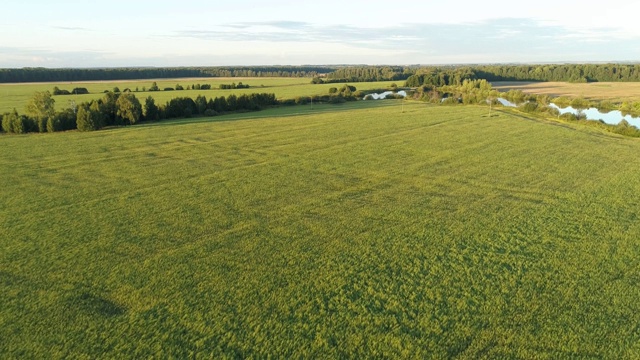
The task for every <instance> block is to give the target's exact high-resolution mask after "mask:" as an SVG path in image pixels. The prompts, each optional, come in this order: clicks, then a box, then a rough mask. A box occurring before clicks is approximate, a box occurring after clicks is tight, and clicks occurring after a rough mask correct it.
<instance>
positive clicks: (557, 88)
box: [492, 81, 640, 102]
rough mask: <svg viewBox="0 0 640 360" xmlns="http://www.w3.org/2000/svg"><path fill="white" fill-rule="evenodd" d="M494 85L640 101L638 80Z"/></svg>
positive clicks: (501, 88)
mask: <svg viewBox="0 0 640 360" xmlns="http://www.w3.org/2000/svg"><path fill="white" fill-rule="evenodd" d="M492 85H493V87H494V88H496V89H498V90H500V91H508V90H510V89H515V90H522V91H523V92H525V93H528V94H548V95H551V96H569V97H584V98H585V99H590V100H609V101H613V102H623V101H640V83H638V82H594V83H586V84H574V83H567V82H521V81H496V82H493V83H492Z"/></svg>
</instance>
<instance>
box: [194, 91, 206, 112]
mask: <svg viewBox="0 0 640 360" xmlns="http://www.w3.org/2000/svg"><path fill="white" fill-rule="evenodd" d="M196 108H197V110H198V114H200V115H202V114H204V111H205V110H207V98H206V97H205V96H202V95H198V97H196Z"/></svg>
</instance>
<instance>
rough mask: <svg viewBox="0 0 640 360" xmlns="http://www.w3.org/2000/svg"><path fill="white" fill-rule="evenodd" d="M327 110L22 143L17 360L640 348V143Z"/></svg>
mask: <svg viewBox="0 0 640 360" xmlns="http://www.w3.org/2000/svg"><path fill="white" fill-rule="evenodd" d="M333 110H336V111H333ZM340 110H341V111H340ZM303 111H304V112H305V113H300V114H298V115H295V114H292V113H294V112H303ZM314 111H316V112H317V113H314V112H312V111H311V109H310V107H290V108H280V109H273V110H270V112H264V113H250V114H240V115H234V116H233V117H216V118H212V120H214V121H207V120H206V119H194V120H192V122H191V123H184V122H182V123H181V122H180V121H175V122H172V123H170V122H166V123H158V124H154V125H148V126H133V127H127V128H116V129H111V130H104V131H98V132H94V133H79V132H69V133H55V134H46V135H39V134H30V135H21V136H2V137H0V144H2V148H1V149H2V151H1V153H2V156H1V157H0V175H1V178H2V187H1V188H0V221H1V223H0V304H2V307H0V354H2V355H3V356H2V357H4V358H12V357H14V358H24V357H27V358H61V357H64V358H81V357H86V358H105V357H106V358H123V357H127V358H149V357H160V358H165V357H177V358H188V357H192V356H195V357H204V358H209V357H212V358H220V357H242V358H244V357H258V358H261V357H267V356H273V357H276V358H318V357H329V358H339V357H352V358H371V357H389V358H448V357H454V356H459V357H462V358H482V357H487V358H589V357H593V358H636V357H638V356H640V353H639V350H640V349H639V347H638V344H640V341H639V340H640V339H639V338H640V333H639V332H638V324H639V323H640V301H639V300H640V288H639V287H638V286H637V285H638V284H637V282H638V278H639V275H640V273H639V269H640V258H639V257H638V253H639V251H640V225H639V224H638V221H637V209H638V206H639V204H640V194H639V192H638V189H639V188H640V177H638V175H637V169H638V168H639V166H640V164H639V163H640V160H639V157H638V156H637V154H638V153H639V152H640V143H639V142H638V141H636V140H634V139H627V138H621V137H615V136H608V135H604V134H602V133H599V132H595V131H590V130H581V129H580V128H578V129H575V128H569V127H564V126H560V125H557V124H556V125H553V124H547V123H542V122H539V121H536V120H528V119H526V118H522V117H516V116H514V115H511V114H507V113H498V115H497V116H496V115H495V114H494V116H492V117H490V118H489V117H487V116H485V115H486V111H487V109H486V108H482V107H471V106H465V107H462V106H460V107H445V106H441V107H440V106H435V107H430V106H425V105H424V104H417V103H416V104H411V103H407V104H406V105H405V111H404V112H401V108H400V103H399V102H394V101H388V102H377V103H373V102H360V103H357V104H344V105H342V106H338V107H331V106H323V107H317V108H316V109H315V110H314Z"/></svg>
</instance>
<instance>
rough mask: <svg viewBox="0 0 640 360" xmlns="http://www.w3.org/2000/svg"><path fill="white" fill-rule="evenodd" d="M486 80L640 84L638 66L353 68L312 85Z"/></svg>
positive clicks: (409, 84)
mask: <svg viewBox="0 0 640 360" xmlns="http://www.w3.org/2000/svg"><path fill="white" fill-rule="evenodd" d="M477 79H484V80H487V81H568V82H597V81H616V82H618V81H640V64H557V65H551V64H547V65H467V66H426V67H416V66H407V67H400V66H352V67H345V68H340V69H337V70H336V71H333V72H331V73H329V74H327V75H326V76H325V77H324V78H314V80H313V82H314V83H331V82H362V81H388V80H406V86H411V87H416V86H421V85H433V86H446V85H460V84H462V82H463V81H464V80H477Z"/></svg>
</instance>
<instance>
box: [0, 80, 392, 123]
mask: <svg viewBox="0 0 640 360" xmlns="http://www.w3.org/2000/svg"><path fill="white" fill-rule="evenodd" d="M154 81H155V82H156V83H157V85H158V87H159V88H160V89H161V90H162V89H164V88H166V87H171V88H175V86H176V84H180V85H182V86H183V87H184V88H185V90H180V91H153V92H149V91H142V89H143V87H144V88H145V89H148V88H149V87H151V85H152V84H153V82H154ZM239 82H242V83H243V84H245V85H249V86H250V87H249V88H248V89H233V90H220V89H219V86H220V85H221V84H231V83H236V84H238V83H239ZM393 83H394V81H381V82H369V83H357V84H351V85H355V86H356V87H357V89H358V90H372V89H380V88H387V87H389V86H390V85H391V84H393ZM395 83H396V84H397V85H398V86H401V85H402V84H403V81H396V82H395ZM195 84H201V85H203V84H209V85H211V87H212V89H211V90H186V88H187V86H188V85H195ZM54 86H57V87H58V88H60V89H61V90H67V91H72V90H73V89H74V88H76V87H84V88H87V90H89V94H86V95H57V96H54V97H53V98H54V100H55V101H56V109H57V110H62V109H65V108H68V107H69V101H70V100H73V101H75V102H76V103H81V102H89V101H91V100H94V99H95V100H97V99H101V98H102V97H103V96H104V91H105V90H109V91H111V90H113V88H114V87H118V88H119V89H120V90H121V91H123V90H124V89H126V88H128V89H130V90H131V91H132V92H134V94H135V96H136V97H137V98H138V99H139V100H140V101H141V102H142V103H144V99H146V98H147V97H148V96H149V95H151V96H153V97H154V99H155V100H156V104H164V103H166V102H167V101H169V100H171V99H173V98H176V97H191V98H194V99H195V98H196V97H197V96H198V95H204V96H206V97H207V99H209V98H211V97H218V96H225V97H226V96H229V95H231V94H236V95H241V94H252V93H274V94H276V97H277V98H279V99H293V98H295V97H297V96H313V95H326V94H328V93H329V88H331V87H338V88H339V87H341V86H343V84H316V85H314V84H311V79H310V78H238V77H233V78H202V79H194V78H186V79H157V80H132V81H95V82H51V83H17V84H0V115H1V114H3V113H5V112H9V111H11V110H13V109H14V108H15V109H16V110H18V112H20V113H23V112H24V111H25V107H26V105H27V103H28V101H29V99H31V97H32V96H33V94H34V93H35V92H36V91H49V92H52V93H53V88H54ZM136 88H138V92H135V90H136Z"/></svg>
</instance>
